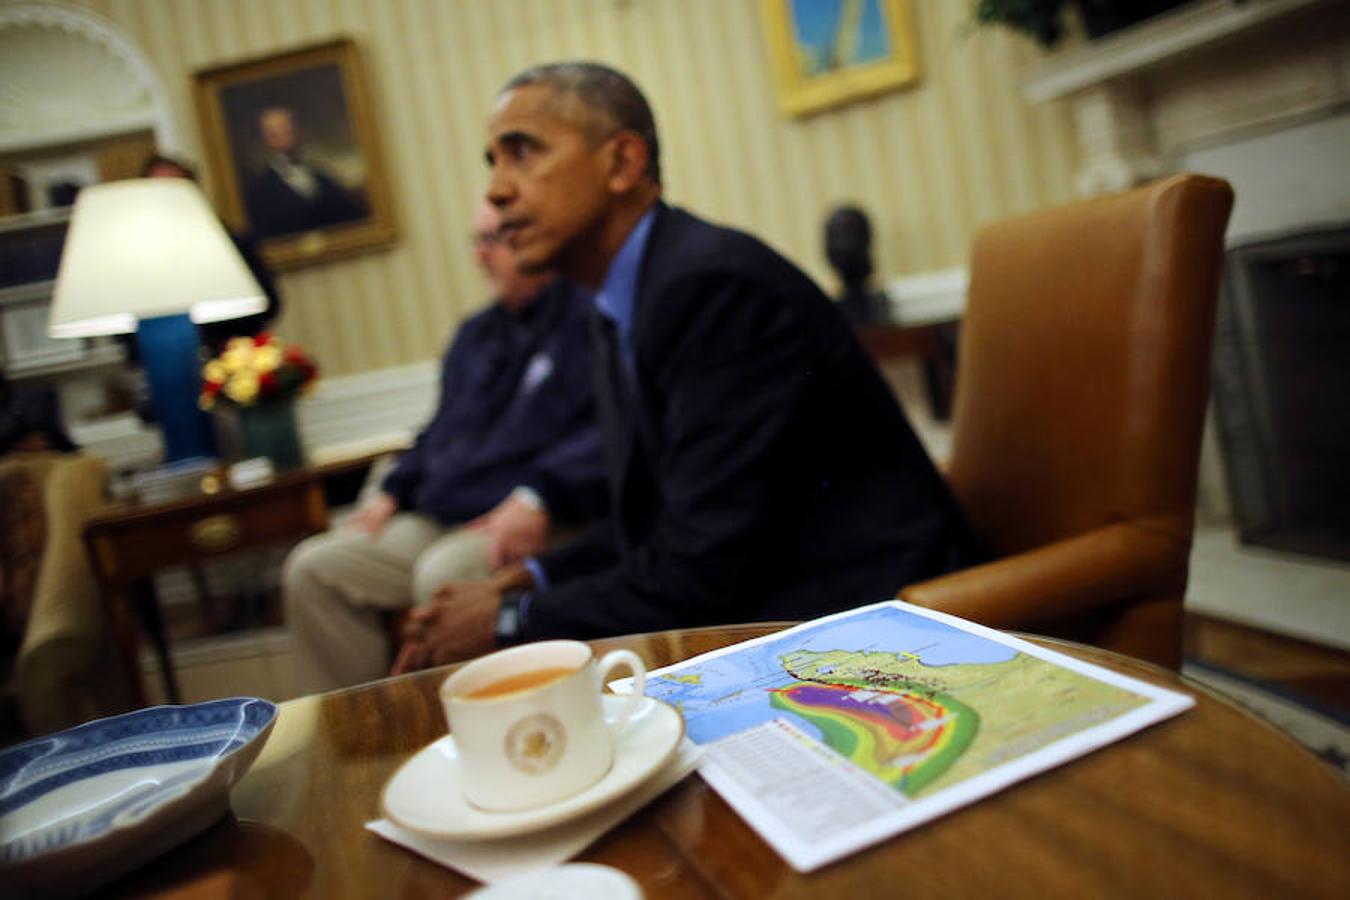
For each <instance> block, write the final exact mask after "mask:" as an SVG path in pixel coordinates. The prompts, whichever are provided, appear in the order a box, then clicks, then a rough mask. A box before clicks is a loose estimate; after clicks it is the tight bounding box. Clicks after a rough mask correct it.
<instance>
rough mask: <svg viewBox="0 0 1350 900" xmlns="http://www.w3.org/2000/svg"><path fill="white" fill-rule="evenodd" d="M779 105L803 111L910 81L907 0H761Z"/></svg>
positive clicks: (915, 57)
mask: <svg viewBox="0 0 1350 900" xmlns="http://www.w3.org/2000/svg"><path fill="white" fill-rule="evenodd" d="M760 9H761V12H762V14H763V19H764V23H763V24H764V34H765V37H766V39H767V41H768V45H769V57H770V63H771V64H772V65H773V68H774V76H775V80H776V82H777V84H778V104H779V106H780V107H781V108H782V110H783V112H785V113H787V114H788V115H792V116H804V115H808V114H810V113H815V112H819V111H821V110H824V109H829V108H830V107H832V106H837V105H839V104H841V103H848V102H851V101H853V100H858V99H861V98H863V97H871V96H874V95H876V94H880V93H883V92H885V91H890V90H894V89H896V88H899V87H904V86H905V85H907V84H912V83H914V82H915V81H917V80H918V78H919V52H918V46H917V43H916V41H915V38H914V21H913V19H912V18H911V11H910V4H909V0H760Z"/></svg>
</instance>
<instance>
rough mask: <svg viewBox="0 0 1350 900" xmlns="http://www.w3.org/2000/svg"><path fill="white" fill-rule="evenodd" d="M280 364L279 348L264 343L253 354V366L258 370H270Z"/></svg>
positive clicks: (273, 369)
mask: <svg viewBox="0 0 1350 900" xmlns="http://www.w3.org/2000/svg"><path fill="white" fill-rule="evenodd" d="M280 365H281V348H280V347H277V346H276V345H274V344H265V345H264V346H262V347H259V348H258V351H257V352H256V353H254V354H253V367H254V368H255V369H257V370H258V371H259V372H272V371H275V370H276V368H277V367H278V366H280Z"/></svg>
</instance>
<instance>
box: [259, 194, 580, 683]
mask: <svg viewBox="0 0 1350 900" xmlns="http://www.w3.org/2000/svg"><path fill="white" fill-rule="evenodd" d="M498 223H499V216H498V213H497V212H496V210H494V209H492V208H491V207H489V206H487V205H484V206H483V208H482V209H480V210H479V213H478V215H477V217H476V218H475V221H474V229H475V252H476V255H477V258H478V261H479V263H480V265H481V266H482V268H483V271H484V273H485V274H486V275H487V277H488V280H489V281H490V282H491V284H492V287H493V289H494V292H495V295H496V302H495V303H494V304H493V305H492V306H491V307H489V308H488V309H487V310H484V311H483V312H481V313H478V314H477V315H475V316H473V317H471V318H469V319H468V320H467V321H466V322H465V323H464V324H463V325H462V326H461V327H460V329H459V332H458V334H457V335H456V336H455V340H454V342H453V343H452V344H451V346H450V349H449V350H448V351H447V352H446V354H445V359H444V364H443V369H442V375H441V388H440V400H439V404H438V406H437V408H436V413H435V415H434V417H433V418H432V420H431V422H430V423H429V424H428V425H427V426H426V428H425V429H424V430H423V431H422V432H421V434H419V435H418V436H417V440H416V442H415V443H414V445H413V446H412V448H411V449H410V450H408V451H407V452H406V453H404V454H403V455H402V457H401V458H400V459H399V460H398V462H397V464H396V465H395V466H394V468H393V470H392V471H391V472H390V473H389V474H388V476H387V477H385V478H384V480H383V482H382V484H381V490H380V491H379V492H378V493H377V494H376V495H375V496H374V497H373V498H371V499H370V500H368V501H366V502H364V503H363V504H362V505H361V507H360V508H359V510H358V511H357V513H356V514H355V515H354V516H353V517H352V519H351V520H349V521H348V522H347V523H346V524H345V525H344V526H343V527H342V528H339V529H337V530H335V531H333V532H329V533H328V534H323V535H318V536H316V537H313V538H310V539H309V540H307V541H305V542H304V543H302V544H301V545H300V546H299V547H297V548H296V549H295V551H294V552H293V553H292V554H291V556H290V557H289V558H288V559H287V562H286V567H285V572H284V584H285V592H286V606H287V612H286V615H287V622H288V623H289V624H290V626H291V628H292V629H293V632H294V634H295V637H296V643H297V658H298V662H299V668H300V669H301V674H302V679H303V687H304V689H305V690H306V691H307V692H313V691H321V690H329V689H332V688H335V687H339V686H342V685H347V684H354V683H358V682H361V681H367V680H370V679H372V678H378V677H381V676H383V675H384V674H385V673H386V672H387V671H388V668H389V660H388V655H389V654H388V650H389V646H388V639H387V637H386V633H385V630H384V628H383V627H382V622H381V620H380V612H381V611H383V610H391V609H400V608H403V607H407V606H409V605H411V604H414V603H419V604H425V603H428V602H430V601H431V599H432V598H433V596H434V595H435V592H436V590H437V588H439V587H440V586H441V585H442V584H444V583H446V582H451V581H462V580H464V579H474V578H484V577H487V576H488V575H489V574H490V573H491V572H492V571H493V570H494V569H495V568H497V567H499V566H501V565H503V564H507V563H514V562H516V561H518V560H520V559H521V558H522V557H524V556H526V555H528V554H532V553H538V552H539V551H541V550H543V549H545V547H546V545H547V543H548V541H549V535H550V528H551V526H555V525H564V526H565V525H567V524H569V523H580V522H584V521H587V520H589V519H592V518H594V517H595V516H596V515H597V514H598V513H599V512H600V511H601V508H602V506H603V502H604V475H603V468H602V463H601V459H600V448H599V438H598V435H597V433H596V427H595V407H594V400H593V393H592V380H591V378H592V376H591V365H590V347H589V318H590V316H589V308H588V306H587V304H586V301H585V300H584V299H583V298H581V297H579V296H577V294H576V292H575V291H574V290H573V289H572V288H571V286H570V285H568V284H566V283H565V282H561V281H557V280H555V279H554V278H553V277H552V276H548V275H545V276H539V275H533V276H527V275H522V274H520V273H519V272H518V271H517V269H516V266H515V264H514V262H513V260H512V256H511V253H510V251H509V250H508V249H507V248H506V247H504V246H503V245H502V242H501V239H500V236H499V234H498Z"/></svg>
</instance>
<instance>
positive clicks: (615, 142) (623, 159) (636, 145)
mask: <svg viewBox="0 0 1350 900" xmlns="http://www.w3.org/2000/svg"><path fill="white" fill-rule="evenodd" d="M648 156H649V153H648V150H647V142H646V141H644V140H643V139H642V138H640V137H638V136H637V134H635V133H634V132H632V131H620V132H619V133H618V134H616V135H614V137H612V138H611V139H610V159H609V165H610V171H609V179H608V181H607V184H608V186H609V189H610V190H611V191H613V192H614V193H616V194H626V193H628V191H631V190H632V189H633V188H635V187H637V185H638V184H639V183H640V182H641V181H642V179H643V177H644V176H645V175H646V172H647V161H648Z"/></svg>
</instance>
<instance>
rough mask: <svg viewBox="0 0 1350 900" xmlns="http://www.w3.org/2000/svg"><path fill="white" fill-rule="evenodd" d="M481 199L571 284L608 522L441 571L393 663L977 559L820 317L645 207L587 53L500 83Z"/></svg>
mask: <svg viewBox="0 0 1350 900" xmlns="http://www.w3.org/2000/svg"><path fill="white" fill-rule="evenodd" d="M489 132H490V135H489V143H488V148H487V158H488V161H489V164H490V165H491V170H492V171H491V180H490V184H489V187H488V192H487V197H488V200H489V201H491V202H492V203H493V204H494V205H495V206H496V207H497V208H498V209H499V210H501V213H502V222H503V235H504V236H505V238H506V240H507V241H508V244H509V245H510V247H511V248H512V249H513V250H514V251H515V253H516V259H517V264H518V265H519V266H520V267H521V268H522V270H526V271H544V270H557V271H560V272H562V273H563V274H564V275H567V276H569V277H571V278H572V279H573V280H574V281H575V282H576V283H577V284H579V285H580V286H581V287H583V288H584V289H586V290H589V291H592V292H594V297H595V301H594V302H595V306H596V311H597V315H596V319H595V322H594V334H593V341H594V347H595V353H596V358H597V359H598V360H599V361H600V362H599V363H598V372H597V391H598V396H597V400H598V408H599V411H600V422H601V429H602V436H603V439H604V444H605V453H606V468H607V473H608V479H609V485H610V491H611V509H612V511H611V515H610V517H609V519H608V520H607V521H605V522H603V523H602V524H601V525H600V526H598V527H597V528H596V529H595V530H594V531H593V532H592V533H591V534H590V535H589V536H588V537H587V538H585V539H583V540H582V541H580V542H578V543H576V544H574V545H571V546H569V547H565V548H563V549H561V550H559V551H557V552H554V553H550V554H545V555H543V556H541V557H539V558H537V559H534V560H531V561H529V562H530V565H528V566H522V567H518V568H517V569H515V570H514V571H511V572H508V573H506V574H504V575H503V576H502V577H500V578H498V579H496V580H494V581H492V582H475V583H468V584H465V583H461V584H456V585H451V586H449V587H447V588H446V589H445V590H444V591H443V592H442V594H441V595H440V597H439V600H438V603H437V604H435V605H434V606H432V607H430V608H428V609H426V610H425V611H422V612H419V613H418V614H417V615H416V616H415V617H414V618H413V619H412V620H411V621H410V623H409V627H408V630H407V632H406V634H405V638H406V640H407V642H406V645H405V652H404V654H403V656H402V665H401V668H404V669H406V668H412V667H416V666H418V665H423V664H428V663H441V662H447V661H450V660H454V659H460V658H464V657H467V656H472V655H475V654H478V653H481V652H484V651H486V650H490V649H491V648H492V647H493V646H494V643H495V644H497V645H500V644H505V643H511V642H514V641H520V640H534V639H539V638H549V637H564V636H565V637H576V638H591V637H597V636H602V635H607V634H617V633H629V632H642V631H651V630H657V629H663V628H672V627H684V626H697V625H708V624H715V623H727V622H740V621H754V620H768V619H801V618H810V617H813V616H817V615H821V614H824V613H829V612H834V611H837V610H841V609H847V608H849V607H852V606H856V605H859V604H862V603H868V602H873V601H876V600H880V599H885V598H887V597H889V596H891V595H893V594H894V593H895V591H896V590H897V589H898V588H900V587H901V586H903V585H905V584H907V583H909V582H911V581H914V580H918V579H922V578H928V577H931V576H934V575H938V574H941V573H944V572H949V571H952V570H953V569H956V568H958V567H961V566H964V565H967V564H969V563H971V562H974V561H977V559H978V558H979V555H980V554H979V552H978V550H977V542H976V541H975V539H974V538H973V536H972V535H971V533H970V531H969V530H968V528H967V526H966V524H965V522H964V519H963V517H962V515H961V513H960V511H959V509H958V508H957V506H956V504H955V502H954V500H953V499H952V497H951V495H950V494H949V493H948V491H947V489H946V487H945V485H944V483H943V481H942V479H941V477H940V476H939V475H938V473H937V472H936V471H935V469H934V468H933V466H932V464H931V462H930V461H929V460H928V457H927V456H926V454H925V453H924V450H923V448H922V446H921V445H920V444H919V442H918V440H917V439H916V438H915V436H914V434H913V432H912V431H911V429H910V427H909V424H908V423H907V422H906V420H905V418H904V415H903V413H902V412H901V411H900V408H899V406H898V405H897V404H896V401H895V399H894V397H893V396H892V394H891V392H890V390H889V388H888V387H887V386H886V384H885V383H884V382H883V381H882V379H881V377H880V375H879V374H878V373H877V371H876V369H875V367H874V366H873V365H872V363H871V362H870V361H869V360H868V358H867V357H866V356H865V354H864V352H863V350H862V349H861V347H860V346H859V344H858V343H857V341H856V340H855V339H854V337H853V336H852V333H851V331H850V329H849V327H848V325H847V323H846V322H845V321H844V319H843V317H842V316H841V315H840V314H839V312H838V310H837V309H835V307H834V306H833V304H831V303H830V302H829V301H828V300H827V299H826V298H825V296H824V295H823V294H822V293H821V292H820V290H819V289H818V288H817V287H816V286H815V285H814V284H813V283H812V282H811V281H810V280H809V279H808V278H807V277H806V276H805V275H803V274H802V273H801V272H800V271H798V270H797V269H796V268H795V267H794V266H793V265H792V264H791V263H789V262H788V261H787V260H785V259H783V258H782V257H781V256H779V255H778V254H776V253H775V252H774V251H772V250H770V249H769V248H768V247H766V246H765V245H764V244H762V243H760V242H759V241H758V240H756V239H754V238H752V237H750V236H748V235H745V234H742V233H739V232H735V231H731V230H729V229H725V228H719V227H717V226H714V225H711V224H708V223H706V222H704V221H702V220H700V219H697V218H695V217H694V216H692V215H690V214H688V213H686V212H683V211H680V210H677V209H674V208H671V207H668V206H666V205H665V204H664V203H663V202H662V201H661V175H660V164H659V145H658V142H657V138H656V129H655V125H654V123H653V121H652V116H651V112H650V110H649V108H648V107H647V103H646V101H645V99H644V98H643V97H642V95H641V93H639V92H638V90H637V88H636V87H634V86H633V84H632V83H631V82H630V81H629V80H628V79H627V78H626V77H624V76H623V75H621V74H619V73H617V72H614V71H613V70H610V69H607V68H605V67H603V66H599V65H596V64H591V63H576V64H557V65H549V66H542V67H538V68H535V69H531V70H529V71H526V72H524V73H522V74H521V75H518V76H516V78H514V79H512V80H511V82H509V83H508V84H507V86H506V89H505V90H504V91H503V93H502V94H501V96H500V98H499V100H498V103H497V107H496V111H495V113H494V115H493V117H492V119H491V122H490V124H489Z"/></svg>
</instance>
